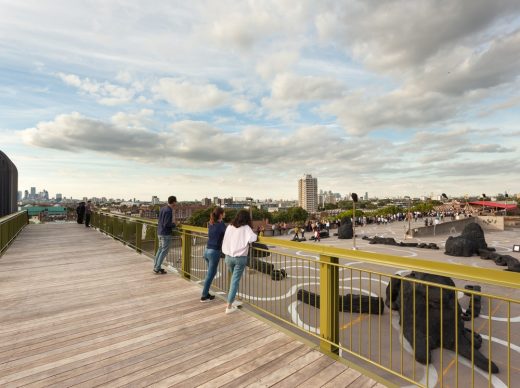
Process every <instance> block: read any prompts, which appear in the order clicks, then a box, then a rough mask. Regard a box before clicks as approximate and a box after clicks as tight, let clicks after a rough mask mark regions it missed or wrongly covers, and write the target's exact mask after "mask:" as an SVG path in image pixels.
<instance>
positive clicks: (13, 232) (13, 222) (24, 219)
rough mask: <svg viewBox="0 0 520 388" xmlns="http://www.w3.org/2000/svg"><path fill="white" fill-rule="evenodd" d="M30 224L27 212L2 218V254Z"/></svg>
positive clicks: (0, 244)
mask: <svg viewBox="0 0 520 388" xmlns="http://www.w3.org/2000/svg"><path fill="white" fill-rule="evenodd" d="M28 223H29V219H28V216H27V211H25V210H22V211H18V212H16V213H12V214H9V215H7V216H5V217H2V218H0V254H1V253H3V252H4V251H5V250H6V249H7V247H8V246H9V245H10V244H11V243H12V242H13V241H14V239H15V238H16V236H18V233H20V231H21V230H22V229H23V228H24V227H25V226H26V225H27V224H28Z"/></svg>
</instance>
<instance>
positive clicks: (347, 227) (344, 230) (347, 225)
mask: <svg viewBox="0 0 520 388" xmlns="http://www.w3.org/2000/svg"><path fill="white" fill-rule="evenodd" d="M353 236H354V231H353V229H352V220H351V219H350V217H343V218H342V219H341V225H340V227H339V228H338V238H341V239H349V238H352V237H353Z"/></svg>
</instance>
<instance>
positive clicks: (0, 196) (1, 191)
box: [0, 151, 18, 217]
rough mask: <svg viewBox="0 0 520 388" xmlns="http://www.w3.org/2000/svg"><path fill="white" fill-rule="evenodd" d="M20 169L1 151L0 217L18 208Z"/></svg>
mask: <svg viewBox="0 0 520 388" xmlns="http://www.w3.org/2000/svg"><path fill="white" fill-rule="evenodd" d="M17 196H18V170H17V169H16V166H15V165H14V163H13V162H12V161H11V159H9V158H8V157H7V155H6V154H4V153H3V152H2V151H0V217H3V216H5V215H8V214H11V213H14V212H16V210H18V206H17Z"/></svg>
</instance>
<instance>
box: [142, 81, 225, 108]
mask: <svg viewBox="0 0 520 388" xmlns="http://www.w3.org/2000/svg"><path fill="white" fill-rule="evenodd" d="M152 91H153V92H154V93H155V96H156V98H160V99H164V100H166V101H168V102H169V103H170V104H172V105H174V106H176V107H178V108H179V109H181V110H183V111H186V112H202V111H206V110H211V109H215V108H218V107H221V106H223V105H224V104H225V103H226V102H227V101H228V99H229V95H228V93H226V92H224V91H222V90H220V89H219V88H218V87H217V86H216V85H213V84H203V83H191V82H189V81H187V80H184V79H180V78H162V79H160V80H159V82H158V83H157V84H156V85H155V86H154V87H153V88H152Z"/></svg>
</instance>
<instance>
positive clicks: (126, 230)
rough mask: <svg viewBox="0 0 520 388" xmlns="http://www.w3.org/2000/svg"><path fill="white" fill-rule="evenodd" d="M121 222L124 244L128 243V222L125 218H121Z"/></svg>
mask: <svg viewBox="0 0 520 388" xmlns="http://www.w3.org/2000/svg"><path fill="white" fill-rule="evenodd" d="M122 222H123V225H122V226H123V243H124V244H125V245H128V226H129V225H128V222H127V220H126V219H123V220H122Z"/></svg>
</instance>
